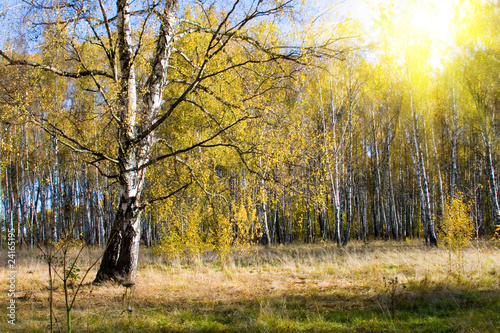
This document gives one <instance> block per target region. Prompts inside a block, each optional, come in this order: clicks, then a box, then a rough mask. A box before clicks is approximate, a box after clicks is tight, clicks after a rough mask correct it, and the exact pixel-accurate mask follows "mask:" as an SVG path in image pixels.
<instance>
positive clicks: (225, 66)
mask: <svg viewBox="0 0 500 333" xmlns="http://www.w3.org/2000/svg"><path fill="white" fill-rule="evenodd" d="M186 5H187V4H186ZM222 5H224V6H223V7H224V8H225V9H224V10H222V9H221V7H222ZM292 5H293V3H292V1H291V0H285V1H266V0H260V1H255V2H250V3H248V2H244V1H239V0H235V1H232V2H229V3H227V4H226V3H225V4H219V3H215V2H213V3H211V4H204V3H203V2H196V3H194V5H193V7H189V6H182V8H180V7H181V6H180V4H179V2H178V1H177V0H159V1H149V0H148V1H140V2H132V1H129V0H116V1H115V2H113V1H106V0H96V1H64V0H53V1H46V2H43V4H42V3H41V2H38V1H33V0H29V1H25V2H24V4H23V10H24V11H25V13H26V15H25V16H24V17H25V18H27V20H29V21H31V22H32V26H31V28H33V29H32V30H33V32H34V33H40V32H46V33H45V36H44V41H39V42H40V43H46V44H47V43H51V44H52V46H53V47H54V48H56V49H57V50H58V52H60V55H61V58H63V59H64V60H63V61H58V62H53V61H51V59H46V58H45V59H43V60H37V59H36V57H31V56H29V55H22V54H20V53H19V52H17V53H16V52H14V51H13V50H11V49H9V48H7V49H2V50H0V56H1V58H2V59H3V60H4V61H5V62H7V63H8V64H10V65H14V66H24V67H31V68H32V69H34V70H37V71H42V72H50V73H52V74H53V75H55V76H57V77H60V78H61V80H72V82H71V83H70V84H69V87H70V88H69V89H73V90H78V89H84V90H85V91H90V92H92V93H93V94H94V96H95V98H96V100H98V101H99V103H100V107H99V109H98V110H96V111H95V117H100V118H101V119H102V122H101V123H107V125H106V126H104V127H103V128H101V132H100V134H101V135H102V138H103V140H108V144H107V145H106V146H105V147H95V146H94V145H92V144H91V143H90V141H91V140H88V139H89V138H88V137H85V136H77V135H73V134H72V131H70V130H68V128H67V127H65V126H62V125H61V122H58V121H57V119H58V118H57V117H54V115H52V116H47V115H44V114H41V113H30V114H29V116H30V117H31V118H30V119H31V120H32V121H34V122H35V123H37V124H38V125H39V126H41V127H42V128H43V129H44V130H46V131H47V132H49V133H50V135H52V136H54V137H56V138H57V140H58V141H59V143H60V144H62V145H65V146H67V147H69V148H70V149H71V150H73V151H75V152H79V153H83V154H85V155H86V156H88V157H89V158H88V159H87V162H88V163H90V164H91V165H94V166H95V167H96V168H98V170H100V172H101V174H102V175H103V176H106V177H107V178H109V179H111V180H113V181H114V182H116V183H117V188H118V191H119V201H118V203H117V208H116V214H115V217H114V222H113V226H112V231H111V234H110V235H109V239H108V242H107V246H106V250H105V252H104V255H103V258H102V262H101V265H100V268H99V271H98V273H97V276H96V279H95V281H96V282H100V281H105V280H109V279H111V280H115V281H119V282H121V283H123V284H124V285H132V284H134V283H135V280H136V272H137V260H138V251H139V240H140V231H141V227H140V223H141V213H142V211H143V210H144V208H145V207H146V206H147V205H148V202H152V201H158V200H161V199H165V198H168V197H170V196H171V195H173V194H175V193H177V192H178V191H181V190H182V189H184V188H186V187H187V186H189V184H191V183H193V182H194V183H196V177H192V178H191V180H187V181H186V182H184V183H183V184H182V183H180V184H177V186H176V187H174V188H171V189H170V192H169V193H163V194H162V195H160V196H159V197H156V198H148V199H145V198H144V197H143V191H144V187H145V181H146V173H147V170H148V168H149V167H151V166H152V165H155V164H157V163H159V162H161V161H174V160H175V161H177V162H179V163H181V164H182V163H183V160H182V159H181V157H180V156H181V155H182V154H183V153H185V152H188V151H191V150H193V149H195V148H210V147H213V146H221V145H224V146H227V147H232V148H234V149H236V150H237V151H238V149H239V148H238V147H237V145H236V144H235V143H234V141H232V140H231V138H230V137H228V136H224V135H223V134H224V133H227V132H228V131H229V130H230V129H231V128H233V127H235V126H237V125H238V124H240V123H242V122H244V121H247V120H249V119H252V118H255V117H257V116H258V115H259V112H261V111H262V110H258V109H256V108H255V107H254V106H251V103H245V101H237V102H234V101H231V100H229V98H228V99H226V96H220V95H218V94H217V90H216V89H213V87H212V86H210V85H209V84H216V82H215V79H216V78H218V77H221V76H223V75H225V74H227V73H231V72H234V73H236V72H237V73H238V74H241V73H242V72H244V71H255V68H254V67H255V66H265V65H266V64H269V63H273V62H277V61H281V60H291V61H299V60H300V57H301V56H304V55H305V54H312V55H315V56H325V55H331V54H334V53H335V52H334V51H333V50H332V49H330V48H329V47H328V46H329V43H330V41H328V42H326V43H325V45H323V47H321V48H320V47H311V46H310V45H297V46H293V47H287V46H284V45H283V43H281V45H276V44H272V43H276V42H279V40H277V39H276V38H274V39H272V38H269V39H262V40H260V39H259V37H260V36H259V35H258V34H256V33H253V32H252V31H251V29H250V28H251V27H255V26H256V25H257V24H258V23H259V22H263V21H264V20H265V18H266V17H275V18H276V17H278V16H280V15H283V14H286V13H288V12H290V11H291V10H292V9H293V6H292ZM182 9H184V10H185V13H184V14H183V13H182V12H181V10H182ZM191 9H192V11H191V15H186V13H188V12H190V10H191ZM181 17H182V19H181ZM192 17H196V18H195V19H193V18H192ZM254 22H255V23H254ZM25 24H27V22H25ZM264 26H265V25H264ZM268 26H270V27H271V26H272V25H268ZM263 33H265V31H263ZM189 39H191V40H189ZM188 42H191V43H195V45H194V46H192V47H191V50H190V51H189V52H187V51H186V50H185V47H186V45H187V44H186V43H188ZM34 43H35V44H36V43H37V41H36V40H34ZM299 47H300V49H299ZM230 50H231V52H233V53H232V54H235V53H236V52H237V53H238V54H239V57H233V56H231V54H230V53H229V51H230ZM200 95H207V96H208V95H210V96H213V97H215V99H217V100H218V101H219V105H218V106H217V107H218V108H219V109H223V110H225V111H224V113H225V115H226V117H224V116H220V117H212V116H213V115H212V114H211V112H210V110H206V109H205V108H204V107H203V105H201V104H199V103H197V102H196V99H195V98H193V96H200ZM68 103H70V102H69V101H68ZM186 105H188V106H190V108H191V110H196V111H200V112H202V113H204V114H205V115H207V117H208V118H211V117H212V118H211V122H210V125H211V126H212V131H211V132H210V133H209V134H206V136H205V137H200V138H198V139H197V140H192V141H189V143H188V144H187V145H185V146H178V147H173V146H171V145H170V144H169V142H168V137H166V138H165V137H164V138H161V137H159V136H158V133H160V132H161V131H160V130H161V129H162V128H164V126H165V124H166V123H168V121H169V120H170V119H171V118H172V116H173V115H174V114H175V113H176V112H178V110H179V109H180V108H181V107H182V106H186ZM63 112H64V110H63ZM68 126H69V125H68ZM73 126H74V127H76V126H75V125H73ZM162 133H164V132H162ZM157 146H159V147H160V149H156V148H155V147H157ZM184 166H185V167H187V168H189V166H187V165H185V164H184ZM109 170H111V171H109Z"/></svg>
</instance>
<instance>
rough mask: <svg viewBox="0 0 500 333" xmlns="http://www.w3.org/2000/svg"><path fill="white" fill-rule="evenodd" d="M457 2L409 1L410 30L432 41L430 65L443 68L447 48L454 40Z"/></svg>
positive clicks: (452, 0)
mask: <svg viewBox="0 0 500 333" xmlns="http://www.w3.org/2000/svg"><path fill="white" fill-rule="evenodd" d="M456 4H457V1H456V0H416V1H415V0H414V1H411V0H410V1H408V2H407V6H408V7H409V8H408V10H409V17H408V24H409V27H408V28H409V29H410V30H412V31H413V32H414V33H416V34H417V35H419V34H423V35H425V36H426V37H427V38H429V39H430V41H431V46H430V47H431V55H430V60H429V61H430V64H431V66H432V67H433V68H437V67H440V66H441V60H442V59H443V58H444V57H445V56H446V48H447V47H448V46H450V44H451V41H452V39H453V19H454V13H455V5H456Z"/></svg>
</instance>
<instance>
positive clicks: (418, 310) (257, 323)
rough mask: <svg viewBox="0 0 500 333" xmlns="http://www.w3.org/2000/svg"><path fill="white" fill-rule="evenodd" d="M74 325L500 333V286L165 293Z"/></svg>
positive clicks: (92, 328)
mask: <svg viewBox="0 0 500 333" xmlns="http://www.w3.org/2000/svg"><path fill="white" fill-rule="evenodd" d="M38 319H39V320H37V318H31V320H30V321H29V322H26V323H25V325H23V327H24V328H25V331H30V332H46V331H47V325H46V321H45V320H46V319H47V318H46V316H45V317H44V318H38ZM74 326H75V331H76V332H498V327H500V290H498V289H495V290H484V291H480V290H470V289H467V288H466V287H460V286H446V285H441V286H433V287H429V288H424V287H422V286H421V285H419V286H406V287H403V286H396V287H395V288H392V289H391V288H387V290H383V291H381V292H379V293H375V294H370V295H356V294H353V295H341V294H340V293H337V292H336V291H335V290H331V291H329V292H325V293H324V294H323V295H313V296H310V295H299V294H289V295H283V296H280V297H272V298H261V299H255V300H252V301H248V302H232V303H229V304H226V303H220V302H219V303H217V302H186V303H180V302H177V303H174V302H169V301H168V300H165V301H164V302H163V303H162V304H158V305H156V304H153V305H151V304H150V305H148V306H142V305H141V304H135V309H134V311H133V312H126V311H123V309H109V308H105V307H104V306H101V307H95V308H93V309H91V311H86V312H85V311H82V312H81V313H75V323H74ZM19 328H21V327H19ZM2 331H3V330H2Z"/></svg>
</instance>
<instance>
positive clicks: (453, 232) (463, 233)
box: [441, 192, 474, 251]
mask: <svg viewBox="0 0 500 333" xmlns="http://www.w3.org/2000/svg"><path fill="white" fill-rule="evenodd" d="M469 206H470V205H469V204H468V203H466V202H464V201H463V199H462V194H461V193H460V192H459V193H458V194H457V195H456V196H455V197H454V198H448V200H446V202H445V204H444V207H443V223H442V226H441V227H442V230H441V238H442V240H443V242H444V244H445V246H446V247H447V248H448V249H449V250H450V251H458V250H461V249H463V248H465V247H467V246H469V245H470V244H471V239H472V236H473V235H474V224H473V223H472V220H471V218H470V214H469V211H470V208H469Z"/></svg>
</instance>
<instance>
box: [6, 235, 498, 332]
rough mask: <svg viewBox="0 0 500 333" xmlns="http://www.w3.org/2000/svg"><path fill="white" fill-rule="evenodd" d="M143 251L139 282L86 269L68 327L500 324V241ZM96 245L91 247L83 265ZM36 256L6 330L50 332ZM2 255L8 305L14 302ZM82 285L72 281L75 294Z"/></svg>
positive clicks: (476, 327)
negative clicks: (184, 253) (459, 245)
mask: <svg viewBox="0 0 500 333" xmlns="http://www.w3.org/2000/svg"><path fill="white" fill-rule="evenodd" d="M141 251H142V253H141V260H140V266H139V272H138V282H137V284H136V285H135V286H134V287H130V288H125V287H123V286H118V285H115V284H111V283H107V284H103V285H99V286H94V285H92V284H90V281H91V280H92V278H93V277H94V276H95V271H94V270H92V271H91V272H90V274H89V277H87V279H86V280H85V281H84V285H83V287H82V289H81V290H80V291H79V293H78V295H77V298H76V301H75V305H74V308H73V311H72V317H73V332H498V330H499V329H498V328H499V327H500V249H499V248H498V246H495V245H494V244H492V243H490V242H482V243H481V244H480V245H479V250H478V248H477V247H470V248H467V249H465V250H464V251H463V253H462V255H460V256H458V255H456V254H453V256H452V257H451V261H450V257H449V253H448V251H447V250H446V249H444V248H429V247H426V246H425V245H422V244H421V242H417V241H412V242H382V241H373V242H370V243H368V244H365V243H362V242H353V243H351V244H349V246H348V247H347V248H345V249H343V248H337V247H336V246H335V245H334V244H331V243H327V244H301V245H291V246H276V247H271V248H268V249H266V248H263V247H252V248H250V249H249V250H247V251H245V252H244V253H238V254H233V255H231V256H230V257H228V258H227V260H226V261H225V262H224V264H222V263H221V262H220V261H219V260H217V258H216V257H215V256H212V255H205V256H203V257H201V256H200V257H198V258H191V260H189V261H185V262H180V261H175V260H174V261H166V260H165V259H163V258H161V257H158V256H156V255H154V254H153V253H152V252H151V251H150V250H149V249H147V248H142V249H141ZM98 253H99V251H98V250H97V249H93V250H91V249H89V250H84V252H83V254H82V256H81V258H80V260H79V262H78V266H79V267H81V270H80V272H79V274H80V275H83V268H85V266H86V265H88V264H89V263H90V262H92V260H95V258H96V256H98ZM4 254H6V252H5V253H4ZM39 255H40V252H39V251H37V250H33V251H26V250H25V251H20V250H19V251H18V253H17V262H18V267H17V279H16V290H17V293H16V296H15V297H16V298H15V300H16V325H15V326H12V325H9V324H8V322H7V318H6V316H5V315H2V318H1V321H0V332H49V331H50V322H49V289H50V288H49V278H48V269H47V265H46V263H44V262H43V261H42V260H41V259H40V258H39V257H38V256H39ZM2 258H6V256H5V255H2ZM3 261H5V262H3V263H2V270H1V273H0V278H1V281H2V284H1V287H0V293H1V295H2V298H1V299H2V303H1V308H2V311H1V313H4V311H5V309H6V307H7V302H8V301H9V298H8V297H7V295H8V288H9V284H8V281H7V279H8V270H7V267H6V266H7V259H5V260H3ZM79 278H81V276H79ZM54 280H55V284H54V287H53V290H54V303H53V307H54V314H55V322H54V331H55V332H65V330H66V326H65V325H66V321H65V315H66V312H65V306H64V288H63V286H62V284H61V282H60V280H58V279H57V277H56V278H55V279H54ZM75 282H76V283H77V282H78V279H76V280H75ZM76 286H77V284H74V285H71V284H70V286H69V287H68V288H69V292H70V294H71V292H73V291H74V290H75V289H76Z"/></svg>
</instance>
